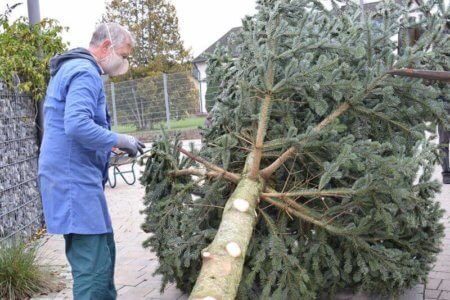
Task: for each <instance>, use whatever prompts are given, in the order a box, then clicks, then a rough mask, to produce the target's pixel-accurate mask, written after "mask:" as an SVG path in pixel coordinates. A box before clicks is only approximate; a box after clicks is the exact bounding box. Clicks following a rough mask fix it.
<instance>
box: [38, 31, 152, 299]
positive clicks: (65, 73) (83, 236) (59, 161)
mask: <svg viewBox="0 0 450 300" xmlns="http://www.w3.org/2000/svg"><path fill="white" fill-rule="evenodd" d="M133 46H134V39H133V37H132V36H131V34H130V33H129V32H128V31H127V30H126V29H125V28H124V27H122V26H120V25H119V24H115V23H108V24H101V25H99V26H98V27H97V29H96V30H95V32H94V34H93V36H92V39H91V42H90V46H89V49H84V48H76V49H73V50H70V51H68V52H66V53H64V54H61V55H57V56H55V57H54V58H52V60H51V61H50V69H51V79H50V82H49V85H48V89H47V94H46V98H45V103H44V119H45V123H44V129H45V131H44V137H43V141H42V147H41V153H40V157H39V185H40V189H41V194H42V203H43V207H44V216H45V221H46V224H47V231H48V232H49V233H53V234H63V235H64V239H65V247H66V256H67V259H68V261H69V263H70V265H71V268H72V276H73V280H74V283H73V295H74V299H115V298H116V295H117V293H116V290H115V287H114V263H115V243H114V238H113V230H112V226H111V219H110V216H109V212H108V207H107V204H106V200H105V194H104V187H105V183H106V180H107V176H108V168H107V166H108V160H109V156H110V153H111V149H112V147H118V148H120V149H122V150H123V151H126V152H127V153H128V154H129V155H130V156H136V155H137V153H138V152H141V153H142V148H143V147H144V145H143V144H142V143H141V142H139V141H138V140H137V139H136V138H134V137H132V136H129V135H123V134H117V133H114V132H112V131H110V118H109V115H108V108H107V105H106V100H105V93H104V89H103V83H102V78H101V75H102V74H108V75H110V76H115V75H120V74H123V73H125V72H126V71H127V70H128V60H127V58H128V56H129V55H130V52H131V50H132V47H133Z"/></svg>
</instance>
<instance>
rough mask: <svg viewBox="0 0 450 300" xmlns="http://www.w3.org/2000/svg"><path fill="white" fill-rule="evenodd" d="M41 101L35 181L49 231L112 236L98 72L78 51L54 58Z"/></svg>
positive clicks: (113, 138)
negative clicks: (42, 108)
mask: <svg viewBox="0 0 450 300" xmlns="http://www.w3.org/2000/svg"><path fill="white" fill-rule="evenodd" d="M50 67H51V76H52V77H51V79H50V82H49V85H48V88H47V94H46V97H45V102H44V137H43V141H42V146H41V153H40V156H39V174H38V181H39V186H40V190H41V195H42V204H43V207H44V216H45V221H46V224H47V231H48V232H49V233H56V234H68V233H78V234H101V233H107V232H112V227H111V219H110V216H109V212H108V207H107V204H106V199H105V194H104V185H105V182H106V179H107V176H108V173H107V171H108V168H107V167H108V160H109V156H110V153H111V148H112V147H113V146H115V145H116V144H117V134H116V133H113V132H111V131H110V120H109V115H108V112H107V106H106V100H105V93H104V90H103V82H102V79H101V76H100V75H101V72H102V71H101V69H100V67H99V66H98V64H97V63H96V61H95V60H94V58H93V57H92V55H91V54H90V53H89V52H88V51H87V50H86V49H82V48H77V49H74V50H71V51H68V52H66V53H64V54H62V55H58V56H55V57H54V58H52V60H51V62H50Z"/></svg>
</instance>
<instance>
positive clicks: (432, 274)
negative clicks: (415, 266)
mask: <svg viewBox="0 0 450 300" xmlns="http://www.w3.org/2000/svg"><path fill="white" fill-rule="evenodd" d="M428 278H435V279H450V273H447V272H435V271H431V272H430V274H429V275H428Z"/></svg>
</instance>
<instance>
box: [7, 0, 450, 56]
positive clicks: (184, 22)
mask: <svg viewBox="0 0 450 300" xmlns="http://www.w3.org/2000/svg"><path fill="white" fill-rule="evenodd" d="M170 1H171V2H172V3H173V4H174V5H175V7H176V10H177V14H178V18H179V27H180V34H181V38H182V40H183V41H184V44H185V47H186V48H188V49H189V48H190V49H191V50H192V51H191V53H192V54H193V56H194V57H196V56H197V55H199V54H200V53H202V52H203V51H204V50H205V49H206V48H208V47H209V46H210V45H211V44H213V43H214V42H215V41H217V40H218V39H219V38H220V37H221V36H222V35H224V34H225V33H226V32H227V31H228V30H230V29H231V28H233V27H236V26H240V25H241V20H242V18H244V17H245V16H246V15H252V14H254V13H255V12H256V10H255V6H256V0H170ZM323 1H324V2H326V0H323ZM354 1H357V2H359V0H354ZM373 1H374V0H364V2H365V3H368V2H373ZM17 2H22V3H23V5H21V6H19V7H18V8H17V9H16V10H14V13H13V14H12V16H11V18H12V19H16V18H18V17H20V16H27V15H28V13H27V5H26V3H27V0H0V12H3V11H4V10H5V9H6V4H9V5H11V4H14V3H17ZM446 2H447V3H448V2H449V1H448V0H447V1H446ZM104 12H105V1H104V0H40V13H41V18H52V19H56V20H58V21H59V22H60V24H61V25H63V26H67V27H69V31H68V32H65V33H64V34H63V38H64V40H65V41H66V42H69V43H70V47H71V48H73V47H87V45H88V43H89V40H90V38H91V34H92V32H93V31H94V28H95V24H96V23H97V22H99V21H100V18H101V16H102V15H103V13H104Z"/></svg>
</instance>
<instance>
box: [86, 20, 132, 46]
mask: <svg viewBox="0 0 450 300" xmlns="http://www.w3.org/2000/svg"><path fill="white" fill-rule="evenodd" d="M104 40H111V43H112V44H113V45H114V47H119V46H122V45H123V44H125V43H129V44H130V45H131V47H134V45H135V43H136V42H135V40H134V37H133V35H132V34H131V33H130V32H129V31H128V30H127V29H126V28H125V27H123V26H122V25H120V24H117V23H101V24H100V25H98V26H97V28H95V31H94V34H93V35H92V38H91V42H90V43H89V46H90V47H98V46H100V45H101V43H103V41H104Z"/></svg>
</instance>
